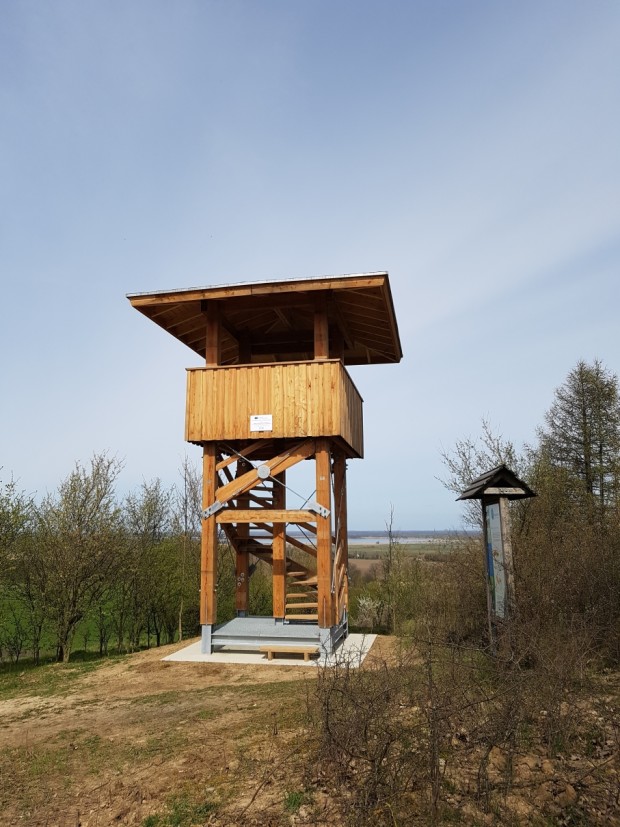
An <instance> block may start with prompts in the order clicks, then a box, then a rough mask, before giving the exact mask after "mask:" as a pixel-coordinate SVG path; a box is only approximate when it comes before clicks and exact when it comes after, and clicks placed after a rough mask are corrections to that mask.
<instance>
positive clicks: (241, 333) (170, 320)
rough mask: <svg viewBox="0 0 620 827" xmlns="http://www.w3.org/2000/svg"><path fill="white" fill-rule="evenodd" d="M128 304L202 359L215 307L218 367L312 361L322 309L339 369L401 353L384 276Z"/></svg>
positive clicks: (251, 286)
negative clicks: (316, 320) (337, 352)
mask: <svg viewBox="0 0 620 827" xmlns="http://www.w3.org/2000/svg"><path fill="white" fill-rule="evenodd" d="M127 298H128V299H129V301H130V302H131V304H132V306H133V307H135V308H136V310H139V311H140V312H141V313H143V314H144V315H145V316H147V317H148V318H149V319H151V320H152V321H154V322H155V323H156V324H158V325H159V326H160V327H162V328H163V329H164V330H167V331H168V333H170V334H171V335H173V336H174V337H175V338H177V339H179V340H180V341H182V342H183V343H184V344H186V345H187V346H188V347H189V348H191V349H192V350H193V351H194V352H195V353H197V354H199V355H200V356H202V357H204V356H205V346H206V343H205V327H206V313H207V308H208V307H209V306H210V305H213V304H215V305H216V307H217V309H218V311H219V312H218V315H219V319H220V325H221V353H220V363H221V364H222V365H233V364H238V363H239V362H241V361H243V362H246V361H248V360H247V357H246V358H244V359H241V355H242V354H247V353H250V354H251V356H250V361H251V362H255V363H260V362H274V361H275V362H284V361H294V360H299V359H312V358H313V352H314V315H315V312H316V311H317V309H320V308H325V309H326V311H327V317H328V324H329V338H330V342H331V343H332V345H334V344H335V343H336V342H338V343H339V347H340V352H341V353H342V354H343V355H344V363H345V364H346V365H362V364H381V363H390V362H399V361H400V360H401V358H402V350H401V346H400V339H399V335H398V326H397V323H396V316H395V313H394V306H393V302H392V295H391V291H390V284H389V278H388V274H387V273H368V274H359V275H347V276H325V277H320V278H312V279H290V280H285V281H269V282H249V283H245V284H236V285H221V286H217V287H203V288H192V289H187V290H170V291H158V292H156V293H134V294H129V295H128V297H127Z"/></svg>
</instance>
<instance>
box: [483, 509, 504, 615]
mask: <svg viewBox="0 0 620 827" xmlns="http://www.w3.org/2000/svg"><path fill="white" fill-rule="evenodd" d="M486 529H487V536H486V544H487V573H488V576H489V587H490V591H491V608H492V610H493V612H494V614H495V615H497V617H501V618H504V617H505V616H506V566H505V563H504V545H503V543H502V521H501V516H500V510H499V503H490V504H488V505H487V506H486Z"/></svg>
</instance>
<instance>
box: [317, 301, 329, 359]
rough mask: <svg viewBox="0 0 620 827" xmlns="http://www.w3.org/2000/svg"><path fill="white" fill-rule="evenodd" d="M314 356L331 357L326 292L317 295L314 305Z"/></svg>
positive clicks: (319, 357) (320, 357) (318, 357)
mask: <svg viewBox="0 0 620 827" xmlns="http://www.w3.org/2000/svg"><path fill="white" fill-rule="evenodd" d="M314 358H315V359H329V323H328V319H327V298H326V296H325V293H320V294H319V295H318V296H317V299H316V304H315V307H314Z"/></svg>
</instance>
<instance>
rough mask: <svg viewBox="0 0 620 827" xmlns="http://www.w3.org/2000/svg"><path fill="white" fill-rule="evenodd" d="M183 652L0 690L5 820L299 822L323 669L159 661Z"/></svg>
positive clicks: (60, 673)
mask: <svg viewBox="0 0 620 827" xmlns="http://www.w3.org/2000/svg"><path fill="white" fill-rule="evenodd" d="M184 645H187V642H186V643H184V644H182V646H184ZM385 646H386V644H385V643H384V644H383V651H384V652H385ZM178 648H181V647H180V646H179V645H178V644H177V645H173V646H166V647H161V648H160V649H151V650H150V651H145V652H140V653H137V654H134V655H130V656H128V657H124V658H118V659H111V660H107V661H99V662H95V663H93V664H83V665H77V664H76V665H74V666H71V664H69V665H68V666H64V665H62V664H54V665H48V666H43V667H40V668H39V669H29V670H26V671H24V672H23V673H17V674H16V675H15V676H14V678H13V682H12V685H11V686H6V685H5V686H4V687H2V686H1V685H0V824H1V825H13V824H25V825H31V826H32V827H39V825H40V827H54V825H56V826H57V827H77V825H82V827H95V825H96V827H107V825H117V824H127V825H133V824H139V825H142V824H146V825H147V827H151V825H160V824H161V825H167V824H181V825H184V824H190V823H193V821H192V818H191V811H192V807H194V808H195V813H196V823H200V824H207V823H217V824H218V825H219V824H230V825H234V824H240V825H242V824H248V825H252V824H261V825H267V824H274V825H275V824H281V823H286V824H290V823H291V822H290V816H289V815H287V811H286V806H285V805H286V796H287V795H289V796H292V801H293V803H295V804H297V803H298V800H297V801H296V800H295V796H299V795H300V793H299V790H301V789H302V788H303V778H302V777H303V775H304V773H305V772H306V771H307V767H306V764H305V762H304V756H303V754H302V752H301V751H300V746H299V745H300V744H301V743H305V742H306V739H302V738H300V737H299V736H300V734H302V733H303V732H304V731H305V727H306V724H307V722H306V714H305V712H306V709H307V706H306V702H307V695H308V693H311V692H312V691H313V687H314V683H315V679H316V670H314V669H308V668H304V667H296V666H276V667H274V666H255V665H228V664H226V665H221V664H210V663H209V664H207V663H176V662H167V661H162V658H163V657H165V656H166V655H168V654H170V653H172V652H173V651H176V650H177V649H178ZM374 651H375V653H376V652H378V653H379V654H381V651H382V649H381V643H379V644H378V645H377V644H376V648H375V650H374ZM375 656H376V655H375ZM370 658H371V659H372V653H371V656H370ZM3 680H5V678H0V682H2V681H3ZM3 689H4V691H2V690H3ZM196 802H198V804H196ZM295 809H297V807H295ZM300 809H301V810H302V815H303V807H302V808H300ZM215 810H217V812H218V817H217V820H215V816H213V821H212V822H210V815H209V814H210V812H211V811H215ZM315 811H316V807H315ZM149 817H150V819H149ZM313 823H317V824H319V823H321V821H316V820H314V821H313ZM323 823H325V824H329V823H332V822H331V820H330V818H329V814H328V813H327V812H326V814H325V820H324V822H323Z"/></svg>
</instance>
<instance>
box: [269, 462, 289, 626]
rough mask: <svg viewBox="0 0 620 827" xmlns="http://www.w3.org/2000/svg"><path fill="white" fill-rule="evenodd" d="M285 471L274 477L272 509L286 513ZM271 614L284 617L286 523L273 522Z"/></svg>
mask: <svg viewBox="0 0 620 827" xmlns="http://www.w3.org/2000/svg"><path fill="white" fill-rule="evenodd" d="M285 483H286V471H282V473H280V474H278V475H277V476H276V477H274V483H273V505H274V509H275V510H277V511H280V512H281V513H286V488H285ZM271 548H272V557H273V572H272V574H273V616H274V617H275V618H284V614H285V607H286V523H285V522H274V524H273V542H272V546H271Z"/></svg>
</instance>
